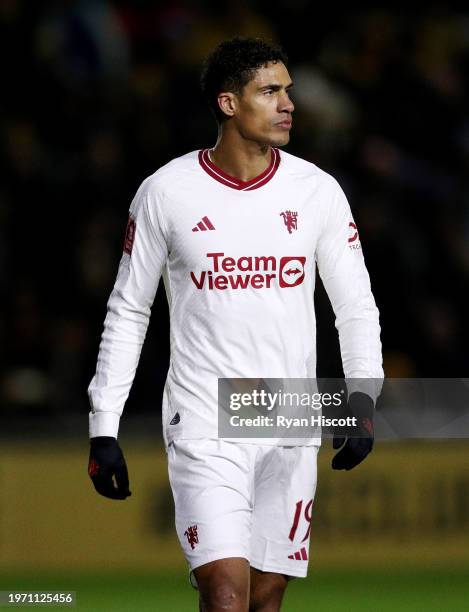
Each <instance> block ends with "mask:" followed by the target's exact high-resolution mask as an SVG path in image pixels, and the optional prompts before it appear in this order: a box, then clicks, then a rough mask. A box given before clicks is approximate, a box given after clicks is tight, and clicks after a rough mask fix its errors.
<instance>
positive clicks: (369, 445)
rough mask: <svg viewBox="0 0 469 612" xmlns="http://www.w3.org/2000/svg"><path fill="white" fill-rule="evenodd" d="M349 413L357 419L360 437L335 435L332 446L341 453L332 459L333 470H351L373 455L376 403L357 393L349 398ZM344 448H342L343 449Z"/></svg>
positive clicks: (363, 394)
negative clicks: (369, 455) (370, 454)
mask: <svg viewBox="0 0 469 612" xmlns="http://www.w3.org/2000/svg"><path fill="white" fill-rule="evenodd" d="M348 407H349V411H350V412H351V413H352V416H354V417H356V419H357V430H356V434H355V435H357V436H359V437H351V436H348V435H345V436H344V433H343V432H340V433H334V438H333V441H332V446H333V448H334V449H336V450H337V449H339V448H340V451H339V452H338V453H336V454H335V455H334V457H333V458H332V469H334V470H351V469H353V468H354V467H356V466H357V465H358V464H359V463H361V462H362V461H363V459H365V457H366V456H367V455H368V454H369V453H371V451H372V449H373V443H374V431H373V415H374V403H373V400H372V399H371V397H369V396H368V395H366V394H365V393H361V392H359V391H355V392H354V393H352V394H351V395H350V397H349V401H348ZM341 447H342V448H341Z"/></svg>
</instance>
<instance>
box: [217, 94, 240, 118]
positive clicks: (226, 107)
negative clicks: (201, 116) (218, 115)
mask: <svg viewBox="0 0 469 612" xmlns="http://www.w3.org/2000/svg"><path fill="white" fill-rule="evenodd" d="M218 106H219V107H220V110H221V111H222V112H223V113H224V114H225V115H227V116H228V117H232V116H233V115H234V114H235V112H236V109H237V100H236V96H235V94H234V93H232V92H231V91H223V92H222V93H219V94H218Z"/></svg>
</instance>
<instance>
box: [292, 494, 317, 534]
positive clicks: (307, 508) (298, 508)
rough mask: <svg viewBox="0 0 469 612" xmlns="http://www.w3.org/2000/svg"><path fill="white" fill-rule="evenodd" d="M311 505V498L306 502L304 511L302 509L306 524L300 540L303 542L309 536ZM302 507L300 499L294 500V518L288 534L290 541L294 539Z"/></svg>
mask: <svg viewBox="0 0 469 612" xmlns="http://www.w3.org/2000/svg"><path fill="white" fill-rule="evenodd" d="M312 507H313V500H312V499H310V500H309V502H308V503H307V504H306V506H305V511H304V518H305V521H306V523H307V524H308V529H307V530H306V535H305V537H304V538H303V539H302V540H301V541H302V542H304V541H305V540H307V539H308V538H309V533H310V531H311V515H312V512H311V509H312ZM302 508H303V500H302V499H300V501H297V502H296V510H295V518H294V519H293V525H292V526H291V529H290V535H289V536H288V537H289V538H290V540H291V541H292V542H293V540H294V539H295V535H296V530H297V529H298V524H299V522H300V517H301V510H302Z"/></svg>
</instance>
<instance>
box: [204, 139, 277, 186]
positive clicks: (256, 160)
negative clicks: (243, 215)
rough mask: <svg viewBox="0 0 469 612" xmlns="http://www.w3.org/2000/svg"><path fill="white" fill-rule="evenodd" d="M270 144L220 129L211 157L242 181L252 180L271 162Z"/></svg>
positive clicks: (222, 168) (214, 161) (228, 172)
mask: <svg viewBox="0 0 469 612" xmlns="http://www.w3.org/2000/svg"><path fill="white" fill-rule="evenodd" d="M271 156H272V150H271V147H270V146H269V145H260V144H259V143H256V142H254V141H252V140H245V139H244V138H242V137H241V136H240V135H239V134H238V133H233V132H224V131H222V130H220V132H219V134H218V139H217V143H216V145H215V146H214V147H213V149H211V150H210V159H211V160H212V162H213V163H214V164H215V165H216V166H218V167H219V168H220V169H221V170H223V171H224V172H226V173H227V174H229V175H230V176H234V177H235V178H237V179H239V180H240V181H245V182H246V181H250V180H251V179H253V178H255V177H256V176H259V174H262V172H264V170H265V169H266V168H267V167H268V166H269V164H270V162H271Z"/></svg>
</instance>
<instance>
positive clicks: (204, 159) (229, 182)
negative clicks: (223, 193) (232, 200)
mask: <svg viewBox="0 0 469 612" xmlns="http://www.w3.org/2000/svg"><path fill="white" fill-rule="evenodd" d="M270 151H271V155H270V164H269V165H268V166H267V168H266V169H265V170H264V172H261V174H259V175H258V176H255V177H254V178H253V179H251V180H250V181H241V180H240V179H238V178H236V177H235V176H231V175H230V174H228V173H227V172H224V171H223V170H222V169H221V168H219V167H218V166H216V165H215V164H214V163H213V162H212V160H211V159H210V156H209V152H208V149H203V150H201V151H199V163H200V165H201V167H202V168H203V169H204V170H205V172H206V173H207V174H209V175H210V176H211V177H212V178H214V179H215V180H217V181H219V182H220V183H222V184H223V185H226V186H227V187H231V188H232V189H237V190H238V191H252V190H253V189H258V188H259V187H262V185H265V184H266V183H268V182H269V181H270V179H271V178H272V177H273V176H274V174H275V173H276V172H277V168H278V167H279V164H280V152H279V150H278V149H275V148H273V147H272V148H271V150H270Z"/></svg>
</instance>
